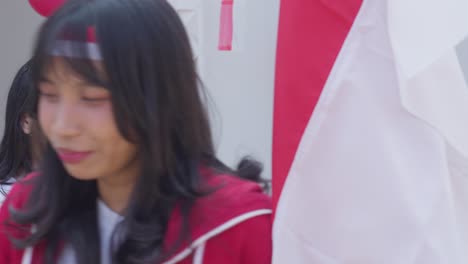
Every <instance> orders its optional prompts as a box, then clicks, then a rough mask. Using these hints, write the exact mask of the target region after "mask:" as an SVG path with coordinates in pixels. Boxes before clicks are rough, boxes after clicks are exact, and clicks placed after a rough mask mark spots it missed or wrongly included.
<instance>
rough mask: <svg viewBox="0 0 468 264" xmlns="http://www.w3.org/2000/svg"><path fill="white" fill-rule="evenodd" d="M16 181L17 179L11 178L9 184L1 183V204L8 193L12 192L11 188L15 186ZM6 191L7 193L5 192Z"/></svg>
mask: <svg viewBox="0 0 468 264" xmlns="http://www.w3.org/2000/svg"><path fill="white" fill-rule="evenodd" d="M15 182H16V180H15V179H13V178H12V179H9V180H8V182H7V184H2V185H0V188H1V190H2V191H1V192H0V205H2V204H3V202H4V201H5V199H6V195H7V194H8V193H9V192H10V190H11V188H12V187H13V184H14V183H15ZM3 193H5V194H3Z"/></svg>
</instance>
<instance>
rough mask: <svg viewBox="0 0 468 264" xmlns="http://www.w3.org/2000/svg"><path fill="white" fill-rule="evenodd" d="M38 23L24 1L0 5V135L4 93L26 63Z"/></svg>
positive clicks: (7, 2) (4, 2) (5, 95)
mask: <svg viewBox="0 0 468 264" xmlns="http://www.w3.org/2000/svg"><path fill="white" fill-rule="evenodd" d="M41 20H42V18H41V17H40V16H39V15H37V14H36V13H34V12H33V10H32V9H31V8H30V7H29V4H28V1H26V0H20V1H18V0H7V1H2V3H1V4H0V36H1V37H0V38H1V42H0V43H1V44H0V131H3V126H4V124H3V122H4V121H3V120H4V115H5V104H6V97H7V94H8V89H9V88H10V84H11V81H12V79H13V77H14V75H15V73H16V71H17V70H18V69H19V67H20V66H21V65H22V64H24V63H25V62H26V61H27V60H28V59H29V56H30V54H31V49H32V43H33V39H34V38H35V31H36V28H37V26H38V24H39V23H40V21H41Z"/></svg>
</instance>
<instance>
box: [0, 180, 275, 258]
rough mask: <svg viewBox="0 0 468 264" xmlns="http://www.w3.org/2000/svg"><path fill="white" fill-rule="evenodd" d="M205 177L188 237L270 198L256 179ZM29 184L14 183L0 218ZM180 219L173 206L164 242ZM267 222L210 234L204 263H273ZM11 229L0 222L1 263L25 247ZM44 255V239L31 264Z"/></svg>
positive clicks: (255, 220)
mask: <svg viewBox="0 0 468 264" xmlns="http://www.w3.org/2000/svg"><path fill="white" fill-rule="evenodd" d="M30 178H31V177H28V179H30ZM207 182H208V186H209V187H210V188H213V190H215V191H214V192H213V193H211V194H210V195H208V196H206V197H204V198H201V199H199V200H198V201H197V202H196V203H195V205H194V207H193V210H192V214H191V216H190V225H191V238H192V241H193V240H196V239H197V238H199V237H201V236H203V235H205V234H207V233H208V232H210V231H212V230H213V229H215V228H217V227H219V226H220V225H222V224H224V223H226V222H228V221H230V220H231V219H233V218H236V217H238V216H240V215H243V214H245V213H249V212H252V211H256V210H262V209H270V208H271V201H270V199H269V198H268V197H267V196H266V195H265V194H263V193H262V191H261V189H260V187H259V186H258V185H257V184H255V183H252V182H248V181H244V180H241V179H238V178H236V177H232V176H227V175H219V176H208V177H207ZM30 189H31V185H26V184H25V183H24V182H19V183H17V184H15V186H14V187H13V189H12V190H11V192H10V194H9V195H8V197H7V199H6V201H5V202H4V204H3V206H2V208H1V210H0V223H5V221H6V220H7V219H9V210H8V207H9V206H10V205H11V206H13V207H14V208H22V207H23V206H24V203H25V201H26V199H27V196H28V194H29V192H30ZM180 224H181V215H180V212H179V211H178V210H177V209H176V210H174V212H173V214H172V216H171V220H170V221H169V227H168V231H167V235H166V241H165V243H166V244H167V245H173V243H174V242H175V241H176V240H177V238H178V236H179V231H180ZM271 225H272V219H271V214H266V215H260V216H256V217H252V218H250V219H247V220H245V221H242V222H241V223H239V224H237V225H235V226H233V227H231V228H229V229H227V230H225V231H223V232H221V233H220V234H218V235H216V236H214V237H212V238H210V239H208V240H207V242H206V247H205V254H204V258H203V264H215V263H216V264H219V263H223V264H244V263H245V264H250V263H258V264H267V263H271V251H272V242H271ZM11 230H12V229H11V227H8V226H6V225H3V224H0V263H8V264H20V263H21V258H22V256H23V251H22V250H17V249H15V248H14V246H13V245H12V244H11V242H10V241H9V240H8V238H7V234H8V233H10V232H11ZM22 235H24V234H21V236H22ZM18 236H20V235H18ZM187 246H188V243H185V244H183V245H181V247H180V248H179V249H178V250H177V252H176V253H179V252H181V251H183V250H184V249H185V248H186V247H187ZM43 254H44V243H43V244H41V245H39V246H37V247H35V248H34V254H33V264H41V263H42V262H41V261H42V259H43ZM192 259H193V255H190V256H188V257H187V258H185V259H183V260H182V261H181V262H179V263H180V264H190V263H192Z"/></svg>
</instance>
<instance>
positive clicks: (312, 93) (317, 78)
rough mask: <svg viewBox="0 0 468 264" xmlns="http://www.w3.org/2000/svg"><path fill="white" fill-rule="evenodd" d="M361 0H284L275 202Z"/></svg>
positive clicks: (276, 113)
mask: <svg viewBox="0 0 468 264" xmlns="http://www.w3.org/2000/svg"><path fill="white" fill-rule="evenodd" d="M361 1H362V0H307V1H304V0H283V1H281V12H280V21H279V31H278V46H277V57H276V78H275V101H274V124H273V203H274V206H276V203H277V201H278V199H279V196H280V194H281V190H282V188H283V185H284V182H285V180H286V177H287V175H288V173H289V170H290V168H291V165H292V162H293V160H294V157H295V155H296V151H297V148H298V145H299V142H300V140H301V138H302V134H303V132H304V129H305V127H306V125H307V123H308V121H309V119H310V117H311V115H312V112H313V110H314V108H315V105H316V104H317V102H318V99H319V97H320V94H321V92H322V89H323V86H324V85H325V82H326V80H327V78H328V75H329V73H330V71H331V69H332V66H333V64H334V62H335V59H336V57H337V56H338V53H339V51H340V49H341V47H342V45H343V42H344V40H345V38H346V36H347V34H348V32H349V30H350V28H351V25H352V23H353V21H354V18H355V16H356V14H357V12H358V10H359V8H360V5H361Z"/></svg>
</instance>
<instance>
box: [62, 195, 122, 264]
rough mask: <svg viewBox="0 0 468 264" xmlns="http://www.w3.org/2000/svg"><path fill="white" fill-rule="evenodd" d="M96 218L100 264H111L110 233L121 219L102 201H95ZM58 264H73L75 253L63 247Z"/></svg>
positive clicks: (68, 247) (69, 248)
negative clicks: (99, 241) (99, 242)
mask: <svg viewBox="0 0 468 264" xmlns="http://www.w3.org/2000/svg"><path fill="white" fill-rule="evenodd" d="M97 216H98V224H99V226H98V227H99V232H100V237H101V264H111V255H110V246H111V237H112V232H113V231H114V229H115V227H116V226H117V224H118V223H119V222H120V221H122V220H123V217H122V216H121V215H119V214H117V213H115V212H114V211H112V210H111V209H110V208H109V207H107V205H106V204H104V202H103V201H101V200H97ZM58 263H59V264H75V263H76V258H75V252H74V251H73V249H72V248H71V247H70V246H65V249H64V251H63V252H62V254H61V256H60V258H59V261H58Z"/></svg>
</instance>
